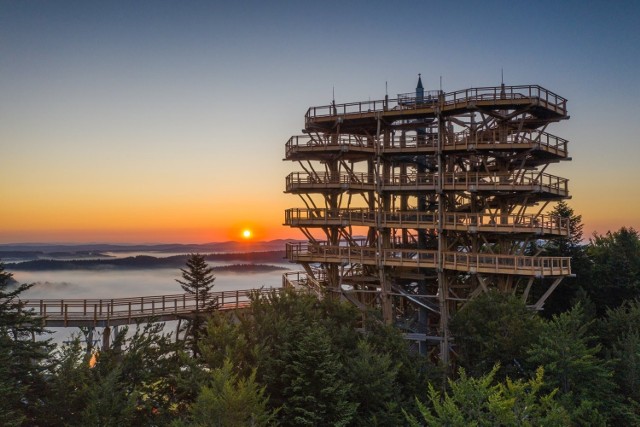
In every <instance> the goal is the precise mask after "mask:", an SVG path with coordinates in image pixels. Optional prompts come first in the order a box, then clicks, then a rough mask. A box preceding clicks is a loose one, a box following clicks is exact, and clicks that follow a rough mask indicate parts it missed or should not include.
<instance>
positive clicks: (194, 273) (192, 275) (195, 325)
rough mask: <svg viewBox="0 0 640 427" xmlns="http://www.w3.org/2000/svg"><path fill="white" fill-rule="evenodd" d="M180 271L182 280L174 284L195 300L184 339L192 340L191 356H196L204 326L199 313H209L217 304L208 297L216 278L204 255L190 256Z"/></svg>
mask: <svg viewBox="0 0 640 427" xmlns="http://www.w3.org/2000/svg"><path fill="white" fill-rule="evenodd" d="M180 271H181V272H182V280H180V279H176V282H178V283H180V286H181V287H182V289H183V290H184V291H185V292H187V293H189V294H192V295H194V296H195V300H196V308H195V310H194V313H193V320H192V321H190V322H189V325H188V327H187V332H186V338H191V339H192V343H191V344H192V345H191V348H192V351H193V354H194V355H198V354H199V351H198V338H199V332H200V329H202V328H203V325H204V322H203V321H202V319H201V313H202V312H203V311H204V312H207V311H211V310H212V309H213V308H215V306H216V304H217V301H215V300H213V299H212V298H211V296H210V295H209V294H210V292H211V289H212V288H213V282H214V280H215V279H216V278H215V276H214V275H213V268H212V267H211V266H209V265H208V264H207V262H206V261H205V259H204V255H201V254H191V255H190V256H189V259H187V266H186V268H181V269H180Z"/></svg>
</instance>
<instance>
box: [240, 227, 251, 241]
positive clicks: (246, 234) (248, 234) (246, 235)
mask: <svg viewBox="0 0 640 427" xmlns="http://www.w3.org/2000/svg"><path fill="white" fill-rule="evenodd" d="M242 237H244V238H245V239H250V238H251V230H248V229H247V230H243V231H242Z"/></svg>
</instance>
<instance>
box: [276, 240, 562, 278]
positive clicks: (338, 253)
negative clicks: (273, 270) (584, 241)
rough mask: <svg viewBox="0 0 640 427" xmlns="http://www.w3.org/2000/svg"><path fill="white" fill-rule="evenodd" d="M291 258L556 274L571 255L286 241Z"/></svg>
mask: <svg viewBox="0 0 640 427" xmlns="http://www.w3.org/2000/svg"><path fill="white" fill-rule="evenodd" d="M287 257H288V258H289V260H290V261H293V262H303V263H333V264H361V265H377V264H378V263H380V262H381V263H382V264H383V265H385V266H389V267H413V268H433V269H436V268H440V267H441V268H444V269H446V270H456V271H463V272H468V273H496V274H513V275H522V276H533V277H556V276H567V275H570V274H571V258H570V257H539V256H538V257H531V256H524V255H502V254H491V253H468V252H443V253H442V258H441V259H439V256H438V251H435V250H424V249H382V251H380V252H378V250H377V249H376V248H370V247H363V246H330V245H324V244H318V245H315V244H302V243H289V244H287Z"/></svg>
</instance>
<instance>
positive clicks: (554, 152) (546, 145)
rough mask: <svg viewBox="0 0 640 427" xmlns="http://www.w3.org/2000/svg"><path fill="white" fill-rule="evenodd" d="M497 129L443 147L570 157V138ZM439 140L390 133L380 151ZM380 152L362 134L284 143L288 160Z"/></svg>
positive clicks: (418, 149) (419, 149)
mask: <svg viewBox="0 0 640 427" xmlns="http://www.w3.org/2000/svg"><path fill="white" fill-rule="evenodd" d="M496 133H497V131H495V130H493V131H491V132H488V131H485V132H478V133H477V134H476V135H474V136H473V137H472V136H469V135H464V134H463V135H455V136H454V137H453V138H446V139H444V141H443V147H442V150H443V151H444V152H447V153H464V152H477V151H494V152H513V151H515V152H530V153H531V154H532V156H533V157H534V158H535V159H542V160H552V161H559V160H565V159H567V153H568V151H567V144H568V142H569V141H567V140H566V139H563V138H560V137H558V136H555V135H551V134H549V133H546V132H540V131H538V130H530V131H526V132H520V133H511V134H509V135H507V136H506V137H505V138H504V140H503V141H501V140H500V138H499V137H498V136H497V135H496ZM437 148H438V141H437V138H436V137H434V136H429V135H424V136H420V137H418V136H413V137H409V138H407V137H403V136H402V135H400V134H392V135H390V140H389V141H385V142H384V144H382V145H380V147H379V150H380V154H382V155H386V156H391V155H420V154H435V153H437ZM376 152H377V150H376V147H375V146H374V145H373V143H372V142H371V141H368V140H367V139H366V138H364V137H362V136H360V135H351V134H341V135H338V136H334V135H320V134H312V135H295V136H292V137H291V138H289V140H288V141H287V143H286V144H285V160H324V159H326V158H330V157H335V156H336V155H340V156H342V157H343V158H345V159H350V158H360V157H365V158H367V157H369V156H372V155H374V154H375V153H376Z"/></svg>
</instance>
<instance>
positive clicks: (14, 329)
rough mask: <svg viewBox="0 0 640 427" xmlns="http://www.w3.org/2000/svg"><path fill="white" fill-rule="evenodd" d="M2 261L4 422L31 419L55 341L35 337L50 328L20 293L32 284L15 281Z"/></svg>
mask: <svg viewBox="0 0 640 427" xmlns="http://www.w3.org/2000/svg"><path fill="white" fill-rule="evenodd" d="M12 277H13V274H11V273H9V272H7V271H5V269H4V264H2V263H0V414H2V418H3V420H2V422H3V423H4V425H20V423H21V422H26V423H32V422H33V419H34V418H35V417H36V416H37V413H38V411H39V410H40V409H41V406H42V405H41V402H42V398H43V396H45V395H46V383H45V379H44V375H43V373H44V371H45V370H46V366H45V362H46V361H47V360H48V358H49V355H50V352H51V350H52V345H51V344H50V340H43V339H38V340H36V339H34V338H37V337H39V336H40V335H43V334H46V333H47V331H46V329H45V328H44V326H43V322H42V319H41V318H39V317H37V316H35V315H34V314H33V313H31V312H30V311H28V310H26V309H25V304H24V302H22V301H21V300H20V298H19V297H20V295H21V294H22V293H23V292H25V291H26V290H28V289H29V288H31V287H32V286H33V285H32V284H31V285H27V284H15V283H14V281H13V279H12Z"/></svg>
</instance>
